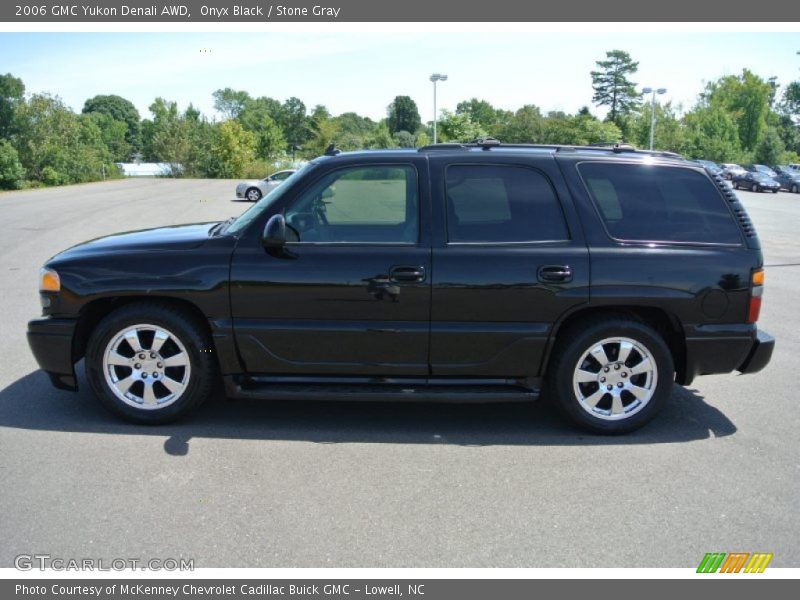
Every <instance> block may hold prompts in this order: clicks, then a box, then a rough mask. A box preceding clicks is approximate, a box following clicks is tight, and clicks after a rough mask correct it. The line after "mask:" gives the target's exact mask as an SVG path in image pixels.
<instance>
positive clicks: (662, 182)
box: [578, 163, 742, 244]
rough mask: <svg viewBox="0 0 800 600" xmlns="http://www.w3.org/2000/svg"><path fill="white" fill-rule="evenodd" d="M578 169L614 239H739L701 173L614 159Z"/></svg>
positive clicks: (722, 241)
mask: <svg viewBox="0 0 800 600" xmlns="http://www.w3.org/2000/svg"><path fill="white" fill-rule="evenodd" d="M578 170H579V171H580V174H581V176H582V177H583V180H584V181H585V182H586V187H587V188H588V189H589V193H590V194H591V196H592V199H593V200H594V202H595V204H596V205H597V209H598V211H599V212H600V216H601V217H602V218H603V220H604V221H605V224H606V228H607V229H608V232H609V233H610V234H611V236H612V237H613V238H615V239H618V240H630V241H643V242H645V241H646V242H688V243H705V244H741V243H742V239H741V234H740V233H739V227H738V225H736V222H735V221H734V220H733V217H732V215H731V213H730V211H729V210H728V207H727V205H726V204H725V200H724V199H723V198H722V197H721V196H720V194H719V192H718V191H717V189H716V188H715V187H714V184H713V183H712V182H711V181H709V180H708V178H707V177H706V176H705V175H703V174H701V173H698V172H696V171H692V170H690V169H683V168H675V167H659V166H653V165H633V164H614V163H583V164H581V165H579V167H578Z"/></svg>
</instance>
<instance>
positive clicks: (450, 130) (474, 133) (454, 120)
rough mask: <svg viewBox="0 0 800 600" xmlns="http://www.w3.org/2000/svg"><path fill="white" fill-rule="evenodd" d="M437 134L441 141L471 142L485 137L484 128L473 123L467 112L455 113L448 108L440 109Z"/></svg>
mask: <svg viewBox="0 0 800 600" xmlns="http://www.w3.org/2000/svg"><path fill="white" fill-rule="evenodd" d="M438 134H439V137H440V138H441V141H443V142H471V141H472V140H474V139H477V138H482V137H486V130H485V129H483V127H481V126H480V125H479V124H477V123H473V122H472V120H471V119H470V118H469V115H467V114H460V115H459V114H456V113H452V112H450V111H448V110H443V111H442V116H441V118H440V119H439V125H438Z"/></svg>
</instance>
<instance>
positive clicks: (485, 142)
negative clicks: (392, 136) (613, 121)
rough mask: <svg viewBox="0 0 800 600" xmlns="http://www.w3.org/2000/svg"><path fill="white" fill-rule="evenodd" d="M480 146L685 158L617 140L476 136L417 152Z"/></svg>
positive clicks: (465, 148)
mask: <svg viewBox="0 0 800 600" xmlns="http://www.w3.org/2000/svg"><path fill="white" fill-rule="evenodd" d="M475 148H480V149H482V150H491V149H492V148H508V149H514V148H519V149H523V150H524V149H537V150H552V151H553V152H576V151H578V150H610V151H611V152H614V153H615V154H621V153H623V152H631V153H636V154H646V155H648V156H657V157H660V158H675V159H682V160H685V159H684V157H683V156H681V155H680V154H677V153H675V152H666V151H663V150H641V149H637V148H636V147H634V146H632V145H630V144H623V143H619V142H600V143H596V144H589V145H586V146H572V145H567V144H505V143H503V142H501V141H499V140H497V139H495V138H491V137H490V138H478V139H475V140H473V141H471V142H465V143H445V144H430V145H428V146H422V147H421V148H419V149H418V151H419V152H430V151H437V150H439V151H447V150H470V149H475Z"/></svg>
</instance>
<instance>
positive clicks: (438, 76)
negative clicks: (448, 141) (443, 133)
mask: <svg viewBox="0 0 800 600" xmlns="http://www.w3.org/2000/svg"><path fill="white" fill-rule="evenodd" d="M431 81H432V82H433V143H434V144H435V143H436V117H437V114H436V82H437V81H447V75H442V74H441V73H434V74H433V75H431Z"/></svg>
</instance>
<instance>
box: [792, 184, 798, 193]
mask: <svg viewBox="0 0 800 600" xmlns="http://www.w3.org/2000/svg"><path fill="white" fill-rule="evenodd" d="M792 193H793V194H796V193H797V184H794V185H793V186H792Z"/></svg>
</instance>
